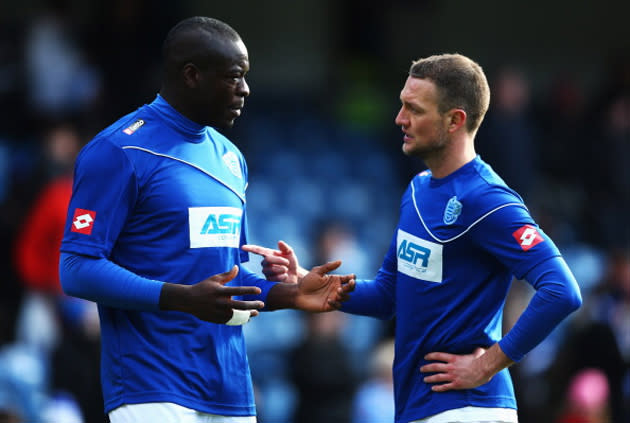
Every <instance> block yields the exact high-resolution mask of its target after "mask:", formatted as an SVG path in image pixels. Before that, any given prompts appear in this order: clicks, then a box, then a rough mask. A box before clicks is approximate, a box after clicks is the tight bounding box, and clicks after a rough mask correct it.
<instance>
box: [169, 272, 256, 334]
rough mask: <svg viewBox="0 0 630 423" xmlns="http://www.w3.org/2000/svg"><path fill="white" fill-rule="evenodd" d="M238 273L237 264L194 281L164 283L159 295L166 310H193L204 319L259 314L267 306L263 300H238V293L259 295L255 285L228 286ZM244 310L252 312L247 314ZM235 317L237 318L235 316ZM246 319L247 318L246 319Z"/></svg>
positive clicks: (221, 320)
mask: <svg viewBox="0 0 630 423" xmlns="http://www.w3.org/2000/svg"><path fill="white" fill-rule="evenodd" d="M237 274H238V266H234V267H233V268H232V269H231V270H229V271H228V272H224V273H219V274H217V275H214V276H210V277H209V278H207V279H204V280H202V281H201V282H198V283H196V284H194V285H178V284H169V283H167V284H164V286H163V288H162V293H161V296H160V306H161V308H162V309H164V310H177V311H183V312H186V313H190V314H192V315H194V316H196V317H198V318H199V319H201V320H205V321H207V322H213V323H228V322H229V324H232V323H233V322H234V320H232V321H231V322H230V319H232V317H235V318H236V317H240V318H241V319H240V322H242V323H239V322H238V320H237V323H236V324H243V323H245V322H246V321H247V320H248V318H247V317H249V318H251V317H254V316H257V315H258V309H261V308H263V307H264V306H265V304H264V303H263V302H262V301H239V300H235V299H233V298H232V297H233V296H235V295H236V296H238V295H257V294H260V292H261V291H260V288H258V287H256V286H225V284H227V283H228V282H229V281H231V280H232V279H234V278H235V277H236V275H237ZM241 310H244V311H246V312H248V313H249V316H246V315H244V314H243V313H242V312H241ZM235 320H236V319H235ZM243 320H244V321H243Z"/></svg>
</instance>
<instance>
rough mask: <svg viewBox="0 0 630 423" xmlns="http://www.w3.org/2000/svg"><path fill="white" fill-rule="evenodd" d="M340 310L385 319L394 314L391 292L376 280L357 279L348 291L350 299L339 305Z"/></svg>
mask: <svg viewBox="0 0 630 423" xmlns="http://www.w3.org/2000/svg"><path fill="white" fill-rule="evenodd" d="M341 311H343V312H344V313H350V314H358V315H361V316H370V317H376V318H378V319H383V320H387V319H391V318H392V317H393V315H394V301H393V298H392V297H391V293H389V292H388V290H387V289H385V288H384V287H383V286H382V285H380V284H379V283H378V281H377V280H372V281H368V280H359V281H357V283H356V287H355V289H354V291H353V292H352V293H350V299H349V300H348V301H346V302H344V303H343V305H342V306H341Z"/></svg>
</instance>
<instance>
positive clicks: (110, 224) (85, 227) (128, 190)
mask: <svg viewBox="0 0 630 423" xmlns="http://www.w3.org/2000/svg"><path fill="white" fill-rule="evenodd" d="M140 179H141V176H139V175H138V174H137V170H136V167H135V166H134V164H133V163H131V161H130V159H129V157H128V156H127V154H126V152H125V151H123V149H121V148H120V147H119V146H118V145H116V144H115V143H114V142H110V140H109V139H106V138H99V139H97V140H95V141H93V142H91V143H90V144H88V145H87V146H86V147H85V148H84V149H83V150H82V151H81V153H80V154H79V156H78V158H77V161H76V165H75V173H74V178H73V192H72V198H71V200H70V205H69V207H68V218H67V221H66V227H65V233H64V239H63V241H62V245H61V252H62V256H61V257H60V263H59V265H60V268H59V274H60V280H61V283H62V287H63V289H64V291H65V292H66V293H67V294H69V295H72V296H76V297H79V298H83V299H87V300H91V301H94V302H97V303H99V304H103V305H106V306H110V307H118V308H126V309H136V310H147V311H155V310H177V311H183V312H187V313H190V314H193V315H195V316H197V317H199V318H200V319H203V320H208V321H211V322H216V323H224V322H227V321H229V320H230V319H231V318H232V317H233V316H234V315H236V314H239V315H240V316H241V317H240V319H241V320H242V319H244V318H245V317H247V318H249V317H250V315H255V314H256V313H257V311H256V310H257V309H259V308H261V307H262V306H263V304H262V302H260V301H258V302H239V301H235V300H234V299H232V296H234V295H245V294H251V293H257V292H259V289H258V288H256V287H249V288H247V287H236V288H234V287H226V286H224V284H225V283H226V282H228V281H229V280H231V279H232V278H234V276H235V275H236V273H235V272H236V270H232V271H231V272H228V273H225V274H220V275H213V276H210V275H209V277H208V278H207V279H205V280H203V281H190V282H191V284H190V285H188V284H184V285H176V284H171V283H168V281H155V280H151V279H147V278H143V277H141V276H139V275H137V274H135V273H133V272H131V271H129V270H127V269H124V268H122V267H121V266H119V265H117V264H116V263H114V262H112V261H111V260H109V258H108V257H109V255H110V253H111V249H112V248H113V246H114V245H115V244H116V242H117V239H118V237H119V234H120V233H121V232H122V230H123V228H124V226H125V225H126V222H127V221H128V217H129V214H130V213H131V212H132V210H134V208H135V205H136V202H137V199H138V196H139V186H140V182H139V180H140ZM234 310H245V311H246V313H238V312H235V311H234ZM245 314H246V316H244V315H245ZM239 321H240V320H239Z"/></svg>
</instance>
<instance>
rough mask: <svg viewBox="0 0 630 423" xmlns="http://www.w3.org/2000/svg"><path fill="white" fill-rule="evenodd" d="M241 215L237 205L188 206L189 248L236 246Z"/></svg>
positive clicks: (237, 245) (239, 235) (239, 231)
mask: <svg viewBox="0 0 630 423" xmlns="http://www.w3.org/2000/svg"><path fill="white" fill-rule="evenodd" d="M242 217H243V210H242V209H240V208H237V207H189V208H188V227H189V230H190V248H204V247H233V248H238V247H239V242H240V239H241V220H242Z"/></svg>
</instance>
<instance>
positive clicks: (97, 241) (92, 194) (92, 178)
mask: <svg viewBox="0 0 630 423" xmlns="http://www.w3.org/2000/svg"><path fill="white" fill-rule="evenodd" d="M137 192H138V189H137V183H136V175H135V172H134V169H133V165H132V163H131V162H130V160H129V159H128V157H127V155H126V154H125V152H124V151H123V150H122V149H121V148H120V147H118V146H116V145H114V144H112V143H111V142H109V141H108V140H106V139H97V140H94V141H92V142H91V143H90V144H88V145H87V146H86V147H84V149H83V150H82V151H81V153H80V154H79V157H78V158H77V162H76V165H75V169H74V181H73V187H72V198H71V200H70V205H69V207H68V214H67V217H66V224H65V229H64V237H63V241H62V244H61V251H64V252H68V253H75V254H82V255H88V256H93V257H104V258H107V257H108V256H109V254H110V252H111V250H112V248H113V246H114V244H115V243H116V240H117V239H118V236H119V235H120V232H121V230H122V228H123V226H124V224H125V222H126V220H127V217H128V216H129V214H130V211H131V210H132V209H133V207H134V204H135V201H136V198H137Z"/></svg>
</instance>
